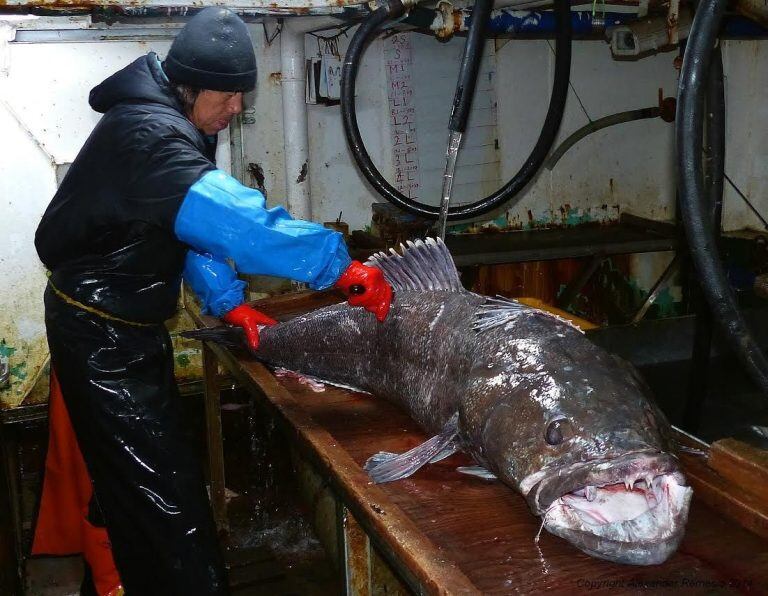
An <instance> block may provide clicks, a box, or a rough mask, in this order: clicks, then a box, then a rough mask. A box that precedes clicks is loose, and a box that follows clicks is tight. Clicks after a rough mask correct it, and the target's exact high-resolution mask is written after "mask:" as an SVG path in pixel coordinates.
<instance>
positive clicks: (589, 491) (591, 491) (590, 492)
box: [584, 486, 597, 502]
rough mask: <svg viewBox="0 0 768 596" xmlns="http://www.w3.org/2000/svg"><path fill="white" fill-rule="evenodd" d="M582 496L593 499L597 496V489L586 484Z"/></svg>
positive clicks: (588, 499)
mask: <svg viewBox="0 0 768 596" xmlns="http://www.w3.org/2000/svg"><path fill="white" fill-rule="evenodd" d="M584 496H585V497H586V498H587V501H590V502H591V501H594V500H595V497H597V489H596V488H595V487H594V486H587V487H586V488H585V489H584Z"/></svg>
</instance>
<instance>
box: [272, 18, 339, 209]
mask: <svg viewBox="0 0 768 596" xmlns="http://www.w3.org/2000/svg"><path fill="white" fill-rule="evenodd" d="M338 23H339V21H338V20H336V19H334V18H330V17H320V18H315V17H297V18H286V19H285V20H284V21H283V30H282V31H281V33H280V63H281V71H282V76H281V86H282V96H283V134H284V137H285V142H284V143H285V192H286V197H285V199H286V203H287V208H288V211H289V212H290V214H291V215H293V216H294V217H296V218H299V219H311V218H312V198H311V194H310V186H309V137H308V134H307V104H306V101H305V97H304V86H305V84H306V83H305V74H304V71H305V59H306V56H305V53H304V34H306V33H308V32H310V31H315V30H317V29H322V28H324V27H328V26H332V25H336V24H338Z"/></svg>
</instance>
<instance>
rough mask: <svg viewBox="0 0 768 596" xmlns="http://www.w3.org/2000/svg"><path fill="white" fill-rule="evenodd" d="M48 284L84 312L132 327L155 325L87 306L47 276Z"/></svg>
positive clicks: (60, 296)
mask: <svg viewBox="0 0 768 596" xmlns="http://www.w3.org/2000/svg"><path fill="white" fill-rule="evenodd" d="M48 285H49V286H51V289H52V290H53V292H54V293H55V294H56V295H57V296H58V297H59V298H61V299H62V300H63V301H64V302H66V303H67V304H69V305H71V306H75V307H77V308H79V309H80V310H84V311H86V312H89V313H91V314H94V315H96V316H97V317H101V318H102V319H107V320H108V321H117V322H118V323H123V324H124V325H133V326H134V327H153V326H154V325H155V324H154V323H137V322H136V321H126V320H125V319H121V318H120V317H116V316H115V315H111V314H109V313H106V312H104V311H103V310H99V309H98V308H94V307H93V306H88V305H87V304H83V303H82V302H78V301H77V300H75V299H74V298H71V297H70V296H67V295H66V294H65V293H64V292H62V291H61V290H60V289H59V288H57V287H56V286H54V285H53V282H52V281H51V279H50V278H48Z"/></svg>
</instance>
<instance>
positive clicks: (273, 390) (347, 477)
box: [211, 346, 477, 594]
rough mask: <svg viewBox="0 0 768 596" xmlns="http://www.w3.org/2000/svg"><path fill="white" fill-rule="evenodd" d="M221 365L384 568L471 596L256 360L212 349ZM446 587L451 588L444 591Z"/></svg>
mask: <svg viewBox="0 0 768 596" xmlns="http://www.w3.org/2000/svg"><path fill="white" fill-rule="evenodd" d="M211 349H212V350H213V351H214V352H215V353H216V355H217V356H218V357H219V359H220V360H221V361H222V363H224V364H225V366H226V367H227V368H228V369H229V370H231V371H232V373H233V375H234V376H235V377H237V378H238V380H240V381H241V382H242V383H243V384H244V386H246V387H247V388H249V389H250V390H251V391H252V392H254V394H257V395H258V394H260V395H261V396H262V397H264V398H266V400H267V402H266V404H267V405H269V406H271V408H272V409H273V413H274V414H275V415H276V417H277V420H278V422H280V423H281V426H282V427H283V430H284V432H286V433H287V434H288V436H289V437H290V438H291V439H292V440H294V441H295V442H296V444H297V446H298V447H299V449H301V450H302V451H303V452H304V454H305V455H306V456H308V457H309V458H311V459H312V460H313V461H314V463H315V465H316V466H318V468H319V469H320V472H321V473H322V474H325V475H327V477H328V479H329V481H330V482H331V483H332V484H333V486H334V489H335V490H336V491H337V493H338V494H339V495H340V497H341V498H342V499H343V501H344V503H345V505H346V506H347V508H348V509H349V510H350V511H351V512H352V514H353V515H354V516H355V519H357V520H358V522H359V523H360V525H361V526H362V527H363V528H364V529H365V531H366V533H367V534H368V535H369V536H370V537H371V540H372V542H374V543H375V544H376V546H377V547H378V548H379V551H380V552H381V553H382V556H383V557H384V558H385V559H387V561H388V563H390V564H391V565H393V566H395V568H396V570H397V571H398V573H400V574H401V575H402V577H403V579H404V580H405V581H406V582H407V583H408V584H409V585H410V586H411V587H412V588H413V589H414V590H416V591H418V592H420V591H423V592H425V593H429V594H446V593H456V594H473V593H476V592H477V588H475V586H474V585H473V584H472V582H470V581H469V579H468V578H467V577H466V576H465V575H464V574H463V573H462V572H461V571H460V570H459V569H458V567H457V566H456V565H455V564H454V563H453V562H451V561H447V560H445V558H444V557H442V555H441V552H440V550H439V549H438V548H437V547H436V546H435V545H434V544H433V543H432V542H431V541H430V540H428V539H427V538H426V537H425V536H424V535H423V533H422V532H421V531H420V530H419V529H418V528H417V527H416V526H415V525H414V524H413V523H412V522H411V521H410V520H409V519H408V516H406V515H405V514H404V513H403V512H402V511H401V510H400V508H399V507H397V505H395V504H394V503H392V502H391V500H390V499H388V498H387V497H386V495H385V493H384V492H383V491H382V489H381V487H379V486H377V485H374V484H371V482H370V479H369V478H368V476H367V474H366V473H365V472H364V471H363V470H362V468H361V467H360V466H359V465H357V464H356V463H355V461H354V460H353V459H352V458H351V457H350V456H349V455H348V454H347V452H346V451H345V450H344V449H343V448H342V447H341V446H340V445H339V444H338V441H337V440H336V439H334V437H332V436H331V435H330V434H329V433H328V432H327V431H326V430H324V429H323V428H322V427H320V426H319V425H318V424H317V423H316V422H315V421H314V420H313V419H312V418H311V417H310V416H308V415H307V413H306V412H305V411H304V409H303V408H302V407H301V406H300V405H299V404H298V403H296V401H295V400H294V398H293V397H292V396H291V394H290V393H289V392H288V391H287V390H286V389H285V388H284V387H283V386H282V385H280V384H279V383H278V382H277V380H276V379H275V378H274V377H273V376H272V374H271V373H270V372H269V371H268V370H267V369H266V368H264V366H262V365H261V364H259V363H258V362H256V361H255V360H250V359H246V358H243V359H238V358H237V357H235V356H234V355H233V354H232V353H231V352H230V351H229V350H226V349H223V348H221V347H219V346H211ZM445 586H450V590H446V588H445Z"/></svg>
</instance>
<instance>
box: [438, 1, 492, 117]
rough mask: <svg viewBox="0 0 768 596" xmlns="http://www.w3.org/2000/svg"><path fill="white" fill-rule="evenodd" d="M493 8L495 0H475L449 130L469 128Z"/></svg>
mask: <svg viewBox="0 0 768 596" xmlns="http://www.w3.org/2000/svg"><path fill="white" fill-rule="evenodd" d="M492 8H493V0H475V5H474V6H473V7H472V22H471V23H470V25H469V32H468V33H467V39H466V41H465V42H464V52H463V54H462V56H461V66H460V67H459V78H458V81H457V82H456V93H455V94H454V96H453V109H452V110H451V118H450V120H449V121H448V130H452V131H454V132H464V131H465V130H466V129H467V120H468V119H469V110H470V109H471V108H472V98H473V97H474V96H475V85H476V84H477V73H478V71H479V70H480V61H481V60H482V59H483V49H484V48H485V31H486V29H487V25H488V19H490V18H491V9H492Z"/></svg>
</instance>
